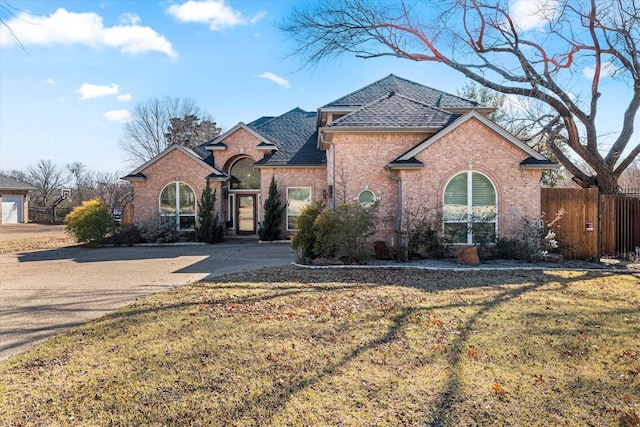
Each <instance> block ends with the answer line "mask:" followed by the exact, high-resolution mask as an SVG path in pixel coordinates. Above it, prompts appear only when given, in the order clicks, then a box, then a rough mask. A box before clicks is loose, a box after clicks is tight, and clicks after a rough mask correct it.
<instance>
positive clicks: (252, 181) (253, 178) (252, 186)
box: [230, 157, 260, 190]
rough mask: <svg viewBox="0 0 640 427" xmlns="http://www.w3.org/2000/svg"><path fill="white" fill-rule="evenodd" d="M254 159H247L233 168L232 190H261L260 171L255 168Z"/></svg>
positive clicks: (235, 164) (238, 162)
mask: <svg viewBox="0 0 640 427" xmlns="http://www.w3.org/2000/svg"><path fill="white" fill-rule="evenodd" d="M253 163H254V161H253V159H250V158H248V157H245V158H244V159H240V160H238V161H237V162H235V163H234V164H233V166H231V171H230V172H231V189H232V190H258V189H260V169H256V168H254V167H253Z"/></svg>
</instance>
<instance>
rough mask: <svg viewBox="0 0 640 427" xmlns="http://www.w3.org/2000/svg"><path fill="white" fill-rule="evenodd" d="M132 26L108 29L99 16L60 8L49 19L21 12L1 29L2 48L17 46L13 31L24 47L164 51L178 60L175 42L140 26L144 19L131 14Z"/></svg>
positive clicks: (143, 51) (127, 51) (137, 51)
mask: <svg viewBox="0 0 640 427" xmlns="http://www.w3.org/2000/svg"><path fill="white" fill-rule="evenodd" d="M125 19H126V20H128V22H129V24H126V23H125V24H121V25H117V26H113V27H105V26H104V24H103V22H102V17H101V16H100V15H98V14H96V13H74V12H68V11H66V10H65V9H62V8H60V9H58V10H56V11H55V12H54V13H53V14H51V15H49V16H37V15H30V14H28V13H26V12H22V13H20V14H19V15H18V16H16V17H15V18H12V19H10V20H9V21H7V22H6V24H7V25H2V26H0V47H4V46H10V45H14V44H16V43H17V41H16V40H15V38H14V37H13V36H12V35H11V34H10V33H9V30H8V28H7V27H9V28H11V30H12V31H13V33H14V34H15V36H16V38H17V39H18V40H19V41H20V43H21V44H22V45H23V46H55V45H73V44H79V45H83V46H89V47H92V48H96V47H100V46H107V47H112V48H115V49H120V52H122V53H131V54H137V53H146V52H151V51H155V52H160V53H164V54H166V55H167V56H169V57H171V58H175V57H177V54H176V52H175V51H174V50H173V48H172V46H171V43H170V42H169V41H168V40H167V39H166V38H164V36H161V35H159V34H158V33H156V32H155V30H153V29H152V28H150V27H144V26H140V25H136V24H137V22H139V20H140V18H139V17H138V16H137V15H133V14H128V15H127V16H126V18H125Z"/></svg>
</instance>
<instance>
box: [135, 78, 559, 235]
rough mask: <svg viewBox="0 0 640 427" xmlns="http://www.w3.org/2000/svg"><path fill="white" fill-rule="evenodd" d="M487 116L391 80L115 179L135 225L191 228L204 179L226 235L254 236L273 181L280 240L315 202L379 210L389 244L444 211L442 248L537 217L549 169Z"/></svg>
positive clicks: (240, 127)
mask: <svg viewBox="0 0 640 427" xmlns="http://www.w3.org/2000/svg"><path fill="white" fill-rule="evenodd" d="M491 111H492V109H491V108H488V107H484V106H482V105H479V104H478V103H476V102H474V101H470V100H467V99H463V98H461V97H458V96H454V95H450V94H447V93H444V92H441V91H438V90H435V89H432V88H429V87H426V86H423V85H420V84H418V83H414V82H411V81H408V80H405V79H402V78H399V77H397V76H394V75H389V76H387V77H385V78H383V79H381V80H379V81H377V82H374V83H372V84H370V85H368V86H365V87H364V88H362V89H359V90H357V91H355V92H352V93H350V94H348V95H346V96H344V97H342V98H340V99H337V100H335V101H333V102H331V103H329V104H327V105H325V106H323V107H320V108H319V109H318V110H317V111H316V112H307V111H303V110H301V109H299V108H295V109H293V110H291V111H289V112H286V113H284V114H282V115H281V116H278V117H261V118H259V119H257V120H255V121H253V122H250V123H248V124H244V123H238V124H237V125H236V126H234V127H233V128H231V129H230V130H228V131H226V132H225V133H223V134H222V135H220V136H219V137H217V138H215V139H214V140H211V141H209V142H207V143H206V144H203V145H201V146H199V147H196V148H195V149H193V150H190V149H187V148H184V147H181V146H177V145H173V146H170V147H169V148H167V149H166V150H165V151H164V152H162V153H161V154H159V155H158V156H156V157H155V158H153V159H151V160H150V161H148V162H147V163H145V164H144V165H142V166H140V167H139V168H137V169H136V170H134V171H132V172H131V173H130V174H129V175H127V176H126V177H124V178H123V179H126V180H129V181H131V182H132V184H133V187H134V200H133V211H134V214H133V218H134V222H140V221H143V220H145V219H147V218H150V217H152V216H154V215H158V214H159V215H160V216H161V217H163V218H165V219H168V220H170V221H175V224H176V227H177V228H178V229H191V228H193V227H194V226H195V223H196V218H197V201H198V200H199V198H200V194H201V193H202V190H203V189H204V187H205V183H206V179H209V180H210V183H211V186H212V188H214V189H216V190H217V195H218V201H219V203H220V207H219V211H218V212H219V213H220V214H221V215H222V217H223V218H224V220H225V223H226V234H227V235H241V234H248V235H254V234H256V233H257V229H258V226H259V223H260V219H261V217H262V216H263V212H262V208H261V207H262V206H263V204H264V201H265V199H266V197H267V194H268V188H269V184H270V181H271V177H272V176H273V177H275V179H276V182H277V184H278V188H279V189H280V193H281V197H282V202H283V203H285V204H286V205H287V211H286V215H285V219H284V221H283V224H282V229H283V230H286V233H287V234H291V233H293V232H295V224H296V217H297V215H298V214H299V213H300V210H301V208H302V207H304V206H305V205H307V204H309V203H311V201H314V200H319V201H323V202H325V203H326V204H327V206H329V207H330V208H332V207H335V206H336V205H337V204H340V203H344V202H352V201H360V202H361V203H371V202H374V201H377V202H378V203H379V207H380V211H379V213H380V224H379V227H378V236H377V237H378V238H380V239H385V240H387V242H388V243H389V244H391V245H394V244H395V241H394V240H395V239H397V236H398V232H399V231H400V230H402V229H403V227H405V226H406V223H407V221H409V220H410V219H411V218H415V217H416V216H417V215H418V214H419V213H420V212H421V211H422V210H428V211H432V212H433V211H437V212H439V213H440V214H441V215H440V217H441V218H442V219H441V221H442V230H443V233H445V235H446V236H447V237H448V238H449V239H450V241H452V242H453V243H457V244H470V243H472V242H474V241H475V240H476V238H475V237H476V236H477V233H478V230H482V231H483V233H485V234H486V233H488V234H489V235H490V236H491V238H495V236H506V235H509V234H510V233H513V232H514V231H515V230H516V229H517V228H518V227H519V224H520V221H521V219H522V218H524V217H527V218H535V217H537V216H538V215H539V214H540V192H541V189H540V179H541V175H542V172H543V170H545V169H550V168H555V167H557V165H556V164H555V163H553V162H551V161H549V160H548V159H546V158H545V157H543V156H542V155H541V154H539V153H538V152H536V151H535V150H533V149H531V148H530V147H528V146H527V145H526V144H524V143H523V142H522V141H520V140H518V139H517V138H515V137H513V136H512V135H511V134H509V133H508V132H506V131H504V130H503V129H502V128H500V127H499V126H497V125H496V124H495V123H493V122H492V121H491V120H489V119H488V118H487V117H486V116H485V115H486V114H487V113H490V112H491ZM470 221H472V222H470ZM471 224H473V227H469V225H471ZM474 230H475V232H476V235H474Z"/></svg>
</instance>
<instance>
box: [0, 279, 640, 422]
mask: <svg viewBox="0 0 640 427" xmlns="http://www.w3.org/2000/svg"><path fill="white" fill-rule="evenodd" d="M638 307H640V283H639V278H638V276H634V275H625V274H614V273H612V272H597V273H596V272H569V271H563V272H560V271H553V272H551V271H548V272H532V271H527V272H509V273H505V272H487V271H469V272H443V271H440V272H439V271H413V270H400V269H391V270H382V269H371V270H355V269H345V270H303V269H296V268H294V267H286V268H272V269H265V270H261V271H258V272H253V273H245V274H241V275H234V276H229V277H227V278H225V279H223V280H219V281H217V282H211V283H196V284H193V285H189V286H183V287H180V288H177V289H175V290H173V291H171V292H167V293H161V294H157V295H154V296H152V297H149V298H147V299H145V300H142V301H140V302H138V303H136V304H134V305H131V306H128V307H126V308H124V309H121V310H119V311H117V312H115V313H114V314H112V315H110V316H106V317H104V318H101V319H99V320H97V321H94V322H91V323H89V324H87V325H86V326H83V327H80V328H76V329H74V330H72V331H71V332H69V333H67V334H65V335H62V336H59V337H57V338H55V339H52V340H50V341H49V342H47V343H46V344H44V345H42V346H39V347H37V348H36V349H34V350H33V351H31V352H29V353H27V354H25V355H21V356H18V357H14V358H12V359H9V360H8V361H5V362H3V363H2V364H0V413H1V414H4V422H5V423H6V424H8V425H66V424H71V425H225V426H226V425H230V426H255V425H260V426H269V425H273V426H281V425H310V426H311V425H313V426H324V425H327V426H328V425H331V426H334V425H343V426H363V425H376V426H399V425H407V426H413V425H416V426H418V425H420V426H423V425H439V426H466V425H491V426H493V425H512V426H549V425H569V426H585V425H595V426H601V425H618V424H621V425H633V424H632V422H633V420H634V419H637V414H638V413H640V375H639V372H640V327H639V326H638V325H640V312H639V309H638ZM634 417H636V418H634ZM625 423H626V424H625Z"/></svg>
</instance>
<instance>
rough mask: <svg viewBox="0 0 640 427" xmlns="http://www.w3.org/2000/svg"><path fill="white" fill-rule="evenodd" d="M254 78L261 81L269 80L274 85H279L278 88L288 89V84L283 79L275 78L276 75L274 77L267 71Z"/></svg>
mask: <svg viewBox="0 0 640 427" xmlns="http://www.w3.org/2000/svg"><path fill="white" fill-rule="evenodd" d="M256 77H260V78H261V79H267V80H271V81H272V82H274V83H276V84H278V85H280V86H282V87H284V88H287V89H289V88H290V86H289V82H288V81H287V80H286V79H284V78H282V77H280V76H277V75H275V74H273V73H269V72H268V71H267V72H264V73H262V74H258V75H257V76H256Z"/></svg>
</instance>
